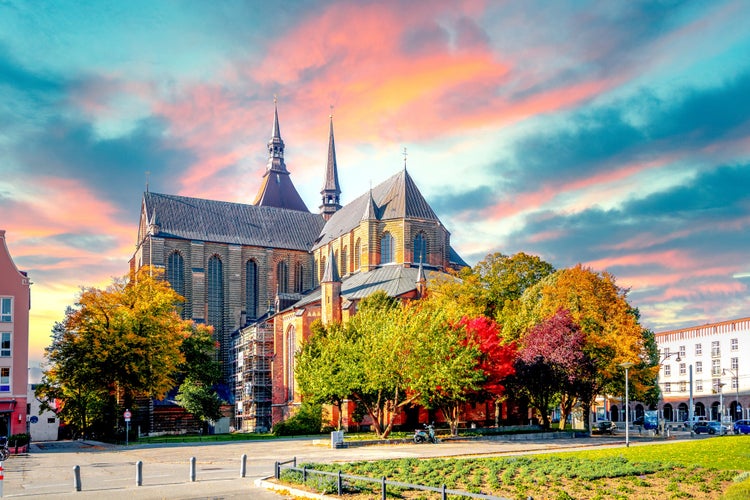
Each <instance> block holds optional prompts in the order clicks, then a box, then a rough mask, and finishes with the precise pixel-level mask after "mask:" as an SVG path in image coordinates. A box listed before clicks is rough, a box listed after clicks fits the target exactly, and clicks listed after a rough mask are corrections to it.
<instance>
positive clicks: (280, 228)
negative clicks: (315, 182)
mask: <svg viewBox="0 0 750 500" xmlns="http://www.w3.org/2000/svg"><path fill="white" fill-rule="evenodd" d="M143 210H145V217H146V220H147V221H150V222H152V223H153V224H155V225H156V226H157V227H158V233H157V234H158V236H162V237H169V238H179V239H185V240H195V241H210V242H215V243H230V244H236V245H250V246H259V247H270V248H284V249H289V250H304V251H308V250H309V249H310V247H311V246H312V244H313V242H314V241H315V239H316V238H317V237H318V235H319V234H320V230H321V229H322V228H323V225H324V223H325V221H324V220H323V217H322V216H321V215H320V214H312V213H310V212H307V211H304V212H303V211H300V210H290V209H285V208H277V207H267V206H256V205H246V204H242V203H232V202H227V201H214V200H204V199H202V198H189V197H187V196H176V195H170V194H159V193H152V192H145V193H144V194H143Z"/></svg>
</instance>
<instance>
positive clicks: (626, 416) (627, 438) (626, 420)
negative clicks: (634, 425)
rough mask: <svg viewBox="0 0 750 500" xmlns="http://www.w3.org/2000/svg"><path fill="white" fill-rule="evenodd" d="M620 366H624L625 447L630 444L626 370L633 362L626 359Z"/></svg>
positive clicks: (628, 396)
mask: <svg viewBox="0 0 750 500" xmlns="http://www.w3.org/2000/svg"><path fill="white" fill-rule="evenodd" d="M620 366H622V367H623V368H625V447H626V448H627V447H629V446H630V407H629V404H630V403H629V401H628V400H629V399H630V394H629V386H630V384H629V383H628V370H629V369H630V367H631V366H633V363H631V362H629V361H626V362H625V363H620Z"/></svg>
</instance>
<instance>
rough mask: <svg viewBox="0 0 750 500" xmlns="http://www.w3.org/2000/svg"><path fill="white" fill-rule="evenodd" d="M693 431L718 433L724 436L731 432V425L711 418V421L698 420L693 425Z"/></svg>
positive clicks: (697, 432)
mask: <svg viewBox="0 0 750 500" xmlns="http://www.w3.org/2000/svg"><path fill="white" fill-rule="evenodd" d="M693 432H695V433H696V434H700V433H702V432H705V433H706V434H718V435H720V436H723V435H725V434H727V433H728V432H729V426H727V425H724V424H722V423H721V422H716V421H715V420H711V421H710V422H698V423H696V424H695V425H693Z"/></svg>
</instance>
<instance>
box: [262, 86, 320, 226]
mask: <svg viewBox="0 0 750 500" xmlns="http://www.w3.org/2000/svg"><path fill="white" fill-rule="evenodd" d="M253 205H257V206H263V207H277V208H288V209H290V210H299V211H301V212H308V209H307V205H305V202H304V201H302V198H301V197H300V195H299V193H298V192H297V189H296V188H295V187H294V184H292V179H291V178H290V177H289V171H288V170H287V169H286V163H284V141H283V140H282V139H281V132H280V130H279V111H278V107H277V105H276V99H275V98H274V100H273V130H272V132H271V139H270V140H269V141H268V164H267V165H266V172H265V173H264V174H263V182H262V183H261V186H260V189H259V190H258V195H257V196H256V197H255V201H254V202H253Z"/></svg>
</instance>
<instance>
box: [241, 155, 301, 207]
mask: <svg viewBox="0 0 750 500" xmlns="http://www.w3.org/2000/svg"><path fill="white" fill-rule="evenodd" d="M282 165H283V164H282ZM254 203H255V205H258V206H262V207H275V208H286V209H290V210H297V211H300V212H308V210H307V205H305V202H304V201H302V197H301V196H300V195H299V193H298V192H297V188H295V187H294V183H292V179H291V177H289V172H286V171H284V172H281V171H278V170H274V169H270V170H266V173H265V174H263V182H262V183H261V185H260V189H259V190H258V194H257V196H256V197H255V202H254Z"/></svg>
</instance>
